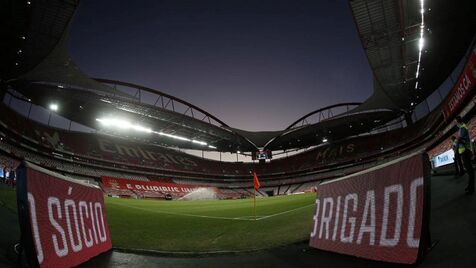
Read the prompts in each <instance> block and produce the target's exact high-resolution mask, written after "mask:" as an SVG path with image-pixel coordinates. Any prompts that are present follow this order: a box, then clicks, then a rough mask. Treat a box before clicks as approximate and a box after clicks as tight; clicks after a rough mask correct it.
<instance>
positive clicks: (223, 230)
mask: <svg viewBox="0 0 476 268" xmlns="http://www.w3.org/2000/svg"><path fill="white" fill-rule="evenodd" d="M105 202H106V210H107V217H108V223H109V228H110V231H111V237H112V244H113V246H114V247H119V248H124V249H145V250H157V251H170V252H197V253H204V252H216V251H243V250H256V249H264V248H270V247H275V246H281V245H286V244H290V243H294V242H299V241H303V240H306V239H308V238H309V234H310V232H311V228H312V223H313V222H312V216H313V212H314V202H315V194H314V193H312V194H301V195H290V196H276V197H268V198H257V199H256V220H255V218H254V216H253V215H254V214H253V199H241V200H213V201H158V200H140V199H119V198H106V199H105ZM0 205H1V206H4V207H7V208H8V209H10V210H11V211H14V212H16V195H15V191H14V190H13V189H11V188H10V189H8V188H6V187H0ZM0 218H1V217H0ZM1 222H2V221H1V220H0V223H1ZM3 224H7V223H3ZM8 224H13V223H10V222H9V223H8Z"/></svg>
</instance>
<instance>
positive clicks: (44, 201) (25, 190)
mask: <svg viewBox="0 0 476 268" xmlns="http://www.w3.org/2000/svg"><path fill="white" fill-rule="evenodd" d="M17 176H18V177H17V202H18V217H19V222H20V229H21V244H20V245H21V248H22V250H24V252H25V255H26V257H27V260H28V264H29V266H30V267H72V266H78V265H80V264H81V263H83V262H85V261H87V260H89V259H91V258H92V257H94V256H97V255H99V254H100V253H103V252H106V251H108V250H110V249H111V247H112V245H111V237H110V233H109V226H108V224H107V217H106V209H105V206H104V196H103V193H102V191H101V189H100V188H99V187H97V186H95V185H88V184H83V183H79V182H77V181H74V180H72V179H70V178H68V177H65V176H63V175H60V174H57V173H54V172H51V171H49V170H46V169H43V168H41V167H38V166H36V165H34V164H31V163H28V162H24V163H23V164H22V165H21V166H20V168H19V169H18V173H17Z"/></svg>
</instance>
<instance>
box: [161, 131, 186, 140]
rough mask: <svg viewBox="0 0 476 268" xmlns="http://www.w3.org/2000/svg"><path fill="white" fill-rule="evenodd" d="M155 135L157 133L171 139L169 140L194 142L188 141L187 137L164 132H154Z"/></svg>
mask: <svg viewBox="0 0 476 268" xmlns="http://www.w3.org/2000/svg"><path fill="white" fill-rule="evenodd" d="M154 133H155V134H159V135H160V136H165V137H169V138H172V139H176V140H181V141H192V140H191V139H187V138H185V137H181V136H177V135H173V134H168V133H164V132H162V131H160V132H156V131H154Z"/></svg>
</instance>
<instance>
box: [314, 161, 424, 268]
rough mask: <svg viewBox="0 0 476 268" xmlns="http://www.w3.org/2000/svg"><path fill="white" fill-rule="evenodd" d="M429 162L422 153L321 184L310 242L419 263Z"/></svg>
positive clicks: (355, 253)
mask: <svg viewBox="0 0 476 268" xmlns="http://www.w3.org/2000/svg"><path fill="white" fill-rule="evenodd" d="M424 161H425V158H424V157H423V155H416V156H413V157H411V158H408V159H405V160H402V161H400V162H396V163H393V164H389V165H386V166H382V167H380V168H377V169H372V170H369V171H366V172H362V173H360V174H359V173H358V174H356V175H352V176H350V177H345V178H342V179H340V180H335V181H330V182H328V183H322V184H321V185H319V187H318V189H317V199H316V211H315V215H314V217H313V220H314V227H313V231H312V233H311V238H310V242H309V244H310V246H311V247H315V248H318V249H323V250H329V251H334V252H338V253H342V254H348V255H353V256H357V257H362V258H368V259H373V260H380V261H386V262H395V263H406V264H412V263H415V262H416V260H417V257H418V253H419V249H420V246H421V243H420V239H421V237H422V232H423V229H424V228H423V225H424V224H423V218H424V217H423V215H424V213H423V208H424V195H425V191H424V184H425V179H424V178H425V177H427V175H426V174H427V171H426V170H425V169H426V168H427V166H426V165H425V163H424ZM426 161H427V160H426ZM425 228H426V227H425Z"/></svg>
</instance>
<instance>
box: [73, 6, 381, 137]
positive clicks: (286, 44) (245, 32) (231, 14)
mask: <svg viewBox="0 0 476 268" xmlns="http://www.w3.org/2000/svg"><path fill="white" fill-rule="evenodd" d="M70 51H71V55H72V57H73V59H74V60H75V62H76V63H77V64H78V65H79V66H80V67H81V69H82V70H83V71H84V72H85V73H86V74H88V75H90V76H93V77H101V78H110V79H116V80H122V81H127V82H133V83H137V84H141V85H145V86H149V87H152V88H156V89H159V90H161V91H163V92H165V93H168V94H171V95H174V96H177V97H179V98H182V99H184V100H186V101H189V102H191V103H193V104H195V105H197V106H199V107H201V108H203V109H205V110H207V111H209V112H210V113H212V114H214V115H215V116H217V117H218V118H220V119H222V120H223V121H225V122H226V123H228V124H229V125H230V126H232V127H237V128H242V129H246V130H278V129H283V128H285V127H287V126H288V125H289V124H290V123H292V122H293V121H294V120H296V119H297V118H299V117H301V116H302V115H304V114H306V113H308V112H311V111H313V110H315V109H318V108H320V107H323V106H327V105H331V104H335V103H339V102H350V101H352V102H353V101H363V100H365V99H366V98H367V97H368V96H370V94H371V92H372V75H371V71H370V68H369V65H368V62H367V59H366V57H365V54H364V51H363V48H362V45H361V43H360V40H359V38H358V35H357V31H356V27H355V24H354V21H353V19H352V14H351V12H350V8H349V6H348V3H347V1H345V0H338V1H335V0H333V1H331V0H313V1H292V0H290V1H278V0H273V1H264V0H259V1H258V0H254V1H245V0H241V1H235V0H220V1H205V0H203V1H192V0H191V1H182V0H170V1H160V0H150V1H145V0H142V1H112V0H101V1H93V0H82V1H81V4H80V7H79V9H78V13H77V14H76V17H75V19H74V23H73V29H72V31H71V44H70Z"/></svg>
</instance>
